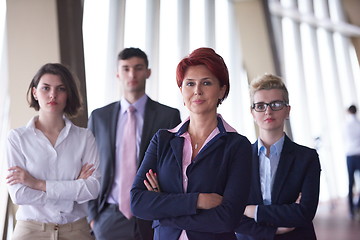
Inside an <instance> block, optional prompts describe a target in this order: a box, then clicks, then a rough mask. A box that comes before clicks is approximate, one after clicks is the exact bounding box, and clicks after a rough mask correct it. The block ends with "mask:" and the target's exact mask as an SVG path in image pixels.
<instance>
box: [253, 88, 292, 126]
mask: <svg viewBox="0 0 360 240" xmlns="http://www.w3.org/2000/svg"><path fill="white" fill-rule="evenodd" d="M274 101H280V102H284V98H283V92H282V91H281V90H280V89H270V90H259V91H257V92H255V94H254V102H253V103H271V102H274ZM251 114H252V115H253V118H254V121H255V122H256V123H257V125H258V126H259V128H260V131H264V130H265V131H284V123H285V119H286V118H288V117H289V114H290V106H284V107H283V108H282V109H281V110H278V111H274V110H272V109H271V107H270V106H268V105H267V107H266V111H264V112H257V111H255V110H254V109H252V110H251Z"/></svg>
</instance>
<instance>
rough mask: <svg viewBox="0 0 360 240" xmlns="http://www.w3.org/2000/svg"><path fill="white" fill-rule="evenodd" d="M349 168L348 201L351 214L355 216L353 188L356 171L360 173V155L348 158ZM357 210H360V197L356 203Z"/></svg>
mask: <svg viewBox="0 0 360 240" xmlns="http://www.w3.org/2000/svg"><path fill="white" fill-rule="evenodd" d="M346 160H347V168H348V174H349V195H348V201H349V210H350V214H351V215H354V211H355V206H354V193H353V187H354V184H355V179H354V174H355V171H360V155H355V156H347V157H346ZM356 208H359V209H360V196H359V199H358V200H357V203H356Z"/></svg>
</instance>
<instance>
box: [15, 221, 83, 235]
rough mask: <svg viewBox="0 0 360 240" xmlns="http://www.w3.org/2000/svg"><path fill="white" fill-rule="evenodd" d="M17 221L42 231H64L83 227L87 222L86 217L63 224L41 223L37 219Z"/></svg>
mask: <svg viewBox="0 0 360 240" xmlns="http://www.w3.org/2000/svg"><path fill="white" fill-rule="evenodd" d="M19 222H24V223H26V224H27V226H29V227H34V228H36V229H41V230H42V231H46V230H55V231H64V232H70V231H72V230H80V229H84V225H86V224H88V223H87V221H86V218H82V219H80V220H77V221H75V222H72V223H65V224H56V223H42V222H37V221H21V220H19Z"/></svg>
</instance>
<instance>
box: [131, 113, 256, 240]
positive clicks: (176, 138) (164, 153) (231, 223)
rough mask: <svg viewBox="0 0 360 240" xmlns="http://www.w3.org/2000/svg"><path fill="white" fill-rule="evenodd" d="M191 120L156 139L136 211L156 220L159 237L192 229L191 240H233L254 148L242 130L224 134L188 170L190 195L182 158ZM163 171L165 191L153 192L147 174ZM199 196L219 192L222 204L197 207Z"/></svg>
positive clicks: (141, 174)
mask: <svg viewBox="0 0 360 240" xmlns="http://www.w3.org/2000/svg"><path fill="white" fill-rule="evenodd" d="M188 124H189V121H188V122H186V123H185V124H184V125H183V126H182V127H181V128H180V130H179V131H178V132H176V133H172V132H169V131H167V130H160V131H158V132H157V133H156V135H155V136H154V137H153V139H152V140H151V143H150V145H149V148H148V150H147V151H146V154H145V157H144V161H143V163H142V165H141V166H140V168H139V171H138V173H137V176H136V178H135V181H134V185H133V188H132V190H131V198H132V199H131V206H132V210H133V213H134V214H135V215H136V216H138V217H139V218H143V219H148V220H156V221H154V224H153V227H154V231H155V233H154V239H158V240H160V239H161V240H162V239H166V240H178V238H179V236H180V234H181V232H182V230H183V229H184V230H186V233H187V236H188V238H189V240H203V239H206V240H230V239H231V240H232V239H236V237H235V233H234V229H235V226H237V224H239V221H240V218H241V216H242V213H243V212H244V209H245V206H246V202H247V199H248V195H249V187H250V178H251V144H250V142H249V141H248V139H247V138H246V137H244V136H242V135H240V134H238V133H236V132H226V130H225V128H224V126H223V122H222V120H221V119H220V118H218V128H219V130H220V133H219V134H218V135H217V136H215V137H214V138H213V139H212V140H210V141H209V142H208V143H207V144H206V145H205V146H204V147H203V148H202V149H201V151H200V152H199V153H198V155H197V156H196V157H195V158H194V159H193V161H192V163H191V164H190V165H189V166H188V168H187V170H186V174H187V176H188V187H187V191H186V192H184V189H183V177H182V157H183V144H184V138H183V137H180V135H181V134H183V133H184V132H186V131H187V128H188ZM149 169H152V170H153V171H154V172H156V173H157V176H158V181H159V185H160V189H161V192H160V193H158V192H152V191H147V189H146V187H145V185H144V182H143V181H144V179H146V177H145V174H146V172H148V171H149ZM199 193H218V194H220V195H222V196H223V201H222V203H221V204H220V205H219V206H217V207H215V208H212V209H208V210H199V209H197V208H196V205H197V199H198V196H199Z"/></svg>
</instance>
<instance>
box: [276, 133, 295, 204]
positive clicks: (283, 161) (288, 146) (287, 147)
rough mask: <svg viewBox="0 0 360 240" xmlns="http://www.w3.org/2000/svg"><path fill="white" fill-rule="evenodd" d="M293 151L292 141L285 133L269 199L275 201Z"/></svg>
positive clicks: (292, 159) (293, 157)
mask: <svg viewBox="0 0 360 240" xmlns="http://www.w3.org/2000/svg"><path fill="white" fill-rule="evenodd" d="M292 152H293V143H292V141H291V140H290V139H289V138H288V137H287V136H286V135H285V141H284V146H283V150H282V152H281V155H280V160H279V165H278V168H277V171H276V174H275V180H274V185H273V189H272V193H271V201H272V202H273V203H276V202H277V201H278V197H279V194H280V191H281V189H282V188H283V185H284V184H285V182H286V179H287V176H288V174H289V172H290V168H291V166H292V165H293V162H294V159H295V156H294V154H292Z"/></svg>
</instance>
